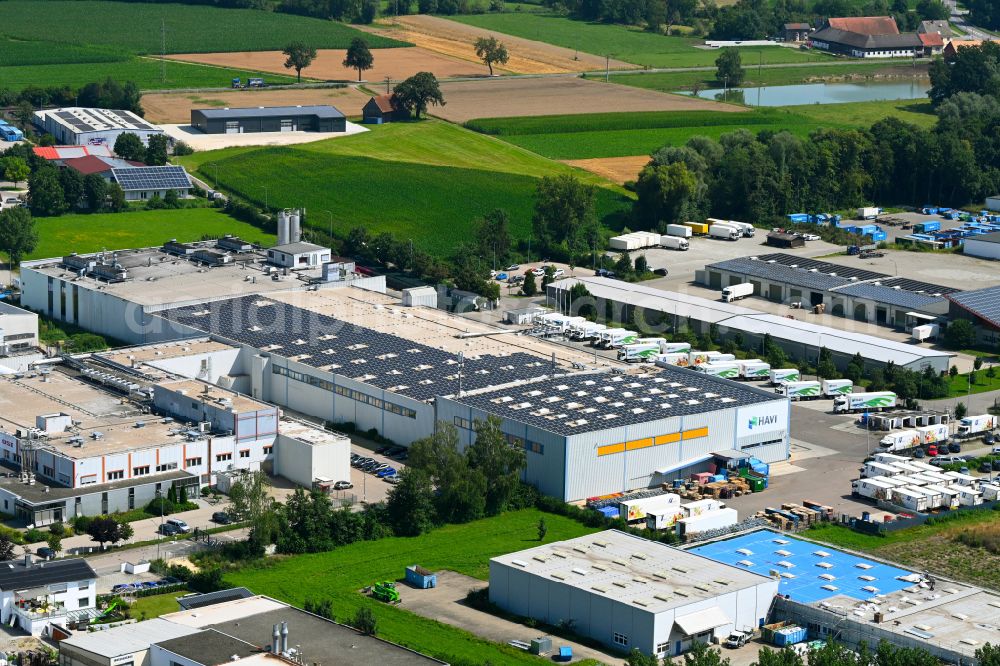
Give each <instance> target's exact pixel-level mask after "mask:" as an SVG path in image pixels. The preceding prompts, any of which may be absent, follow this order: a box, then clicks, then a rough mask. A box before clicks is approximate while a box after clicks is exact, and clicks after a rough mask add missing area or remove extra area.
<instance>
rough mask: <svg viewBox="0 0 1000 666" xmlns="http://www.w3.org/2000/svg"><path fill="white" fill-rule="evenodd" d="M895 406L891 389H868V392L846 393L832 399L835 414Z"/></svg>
mask: <svg viewBox="0 0 1000 666" xmlns="http://www.w3.org/2000/svg"><path fill="white" fill-rule="evenodd" d="M895 406H896V394H895V393H893V392H892V391H870V392H868V393H848V394H847V395H838V396H837V397H836V398H834V399H833V411H834V413H835V414H844V413H853V412H878V411H881V410H883V409H890V408H892V407H895Z"/></svg>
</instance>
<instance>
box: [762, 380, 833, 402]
mask: <svg viewBox="0 0 1000 666" xmlns="http://www.w3.org/2000/svg"><path fill="white" fill-rule="evenodd" d="M821 389H822V387H821V386H820V383H819V382H785V383H784V384H782V385H780V386H778V388H776V389H774V392H775V393H780V394H781V395H783V396H785V397H786V398H788V399H789V400H810V399H812V398H818V397H820V395H821V393H820V391H821Z"/></svg>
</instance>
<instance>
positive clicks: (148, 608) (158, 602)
mask: <svg viewBox="0 0 1000 666" xmlns="http://www.w3.org/2000/svg"><path fill="white" fill-rule="evenodd" d="M177 597H178V594H177V593H176V592H173V593H168V594H152V595H150V596H148V597H140V598H139V599H136V600H135V602H134V603H133V604H132V605H131V606H129V615H131V616H132V618H133V619H135V620H140V621H141V620H152V619H153V618H154V617H160V616H161V615H166V614H167V613H176V612H178V611H179V610H180V609H181V607H180V606H178V605H177Z"/></svg>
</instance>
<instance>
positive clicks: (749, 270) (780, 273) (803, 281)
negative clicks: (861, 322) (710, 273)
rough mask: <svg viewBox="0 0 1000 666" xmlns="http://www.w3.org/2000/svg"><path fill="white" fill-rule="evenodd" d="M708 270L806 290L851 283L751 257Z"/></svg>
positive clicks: (719, 263)
mask: <svg viewBox="0 0 1000 666" xmlns="http://www.w3.org/2000/svg"><path fill="white" fill-rule="evenodd" d="M705 269H706V270H719V271H728V272H730V273H737V274H739V275H742V276H746V277H758V278H762V279H765V280H771V281H773V282H782V283H785V284H790V285H794V286H796V287H803V288H805V289H819V290H825V291H829V290H831V289H833V288H835V287H843V286H844V285H847V284H850V283H851V281H850V280H849V279H848V278H846V277H841V276H840V275H830V274H829V273H821V272H819V271H817V272H815V273H814V272H812V271H811V270H800V269H798V268H793V267H791V266H784V265H782V264H778V263H769V262H767V261H761V260H758V259H754V258H751V257H738V258H736V259H726V260H725V261H718V262H716V263H714V264H708V265H707V266H705Z"/></svg>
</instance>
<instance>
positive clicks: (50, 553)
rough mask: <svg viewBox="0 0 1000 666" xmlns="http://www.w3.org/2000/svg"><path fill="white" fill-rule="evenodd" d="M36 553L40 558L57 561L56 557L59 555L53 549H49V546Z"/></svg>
mask: <svg viewBox="0 0 1000 666" xmlns="http://www.w3.org/2000/svg"><path fill="white" fill-rule="evenodd" d="M35 553H36V554H37V555H38V557H42V558H45V559H46V560H52V559H55V557H56V555H58V554H59V553H57V552H56V551H55V550H53V549H52V548H49V547H48V546H42V547H41V548H39V549H38V550H36V551H35Z"/></svg>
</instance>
